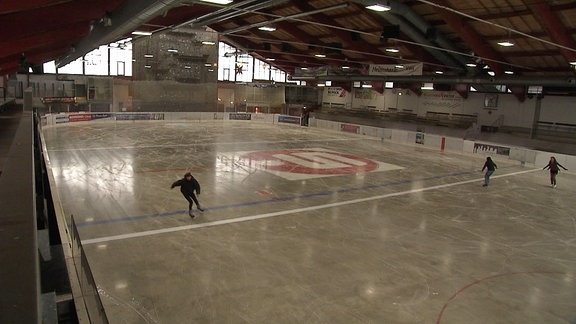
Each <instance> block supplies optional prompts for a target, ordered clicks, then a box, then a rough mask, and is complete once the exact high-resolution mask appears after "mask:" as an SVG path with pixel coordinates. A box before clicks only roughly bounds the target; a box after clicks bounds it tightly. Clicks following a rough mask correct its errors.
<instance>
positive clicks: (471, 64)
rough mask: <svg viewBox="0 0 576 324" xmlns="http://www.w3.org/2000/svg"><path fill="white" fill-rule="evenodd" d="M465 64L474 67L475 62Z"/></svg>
mask: <svg viewBox="0 0 576 324" xmlns="http://www.w3.org/2000/svg"><path fill="white" fill-rule="evenodd" d="M466 66H468V67H476V64H474V63H467V64H466Z"/></svg>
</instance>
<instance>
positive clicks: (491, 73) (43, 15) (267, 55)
mask: <svg viewBox="0 0 576 324" xmlns="http://www.w3.org/2000/svg"><path fill="white" fill-rule="evenodd" d="M376 3H379V4H382V5H385V6H388V7H389V8H390V9H391V10H389V11H384V12H378V11H374V10H370V9H368V8H367V6H368V5H373V4H376ZM186 25H188V26H192V27H209V28H211V29H213V30H215V31H217V32H219V33H220V34H221V36H220V37H221V39H220V40H221V41H225V42H228V43H230V44H231V45H234V46H237V47H239V48H241V49H242V51H243V52H245V53H250V54H252V55H254V56H256V57H258V58H261V59H266V60H269V61H268V62H269V63H270V64H271V65H273V66H275V67H277V68H279V69H281V70H283V71H285V72H287V73H289V74H293V73H294V71H295V69H297V68H302V67H308V68H315V67H323V66H329V67H332V68H335V69H337V68H339V67H342V66H350V67H353V68H355V69H356V70H355V71H358V70H361V69H362V68H365V67H366V66H369V65H370V64H394V65H396V64H409V63H417V62H423V76H422V77H420V79H422V80H423V81H425V79H426V78H429V79H434V80H450V83H474V82H475V81H478V80H491V79H490V78H492V79H494V78H502V80H505V81H506V80H507V83H508V84H510V85H511V86H513V85H519V86H520V85H527V84H529V83H531V82H533V80H541V82H542V83H543V84H544V85H546V83H547V82H548V83H549V84H550V86H552V85H554V86H555V87H557V88H563V87H568V88H570V87H574V77H575V76H576V70H575V67H576V1H574V0H482V1H480V0H466V1H462V0H429V1H425V0H379V1H378V0H355V1H341V0H312V1H296V0H291V1H282V0H265V1H262V0H260V1H254V0H244V1H237V0H236V1H233V2H232V3H229V4H226V5H219V4H213V3H208V2H204V1H182V0H26V1H22V0H18V1H17V0H3V1H0V31H2V32H1V33H0V75H8V74H12V73H15V72H17V71H19V70H20V71H22V70H23V68H25V70H27V67H28V66H32V67H34V66H41V65H42V64H43V63H44V62H48V61H51V60H56V62H57V64H60V66H62V65H65V64H67V63H68V62H71V61H73V60H74V59H76V58H79V57H82V56H83V55H84V54H86V53H88V52H89V51H91V50H93V49H95V48H97V47H98V46H100V45H104V44H108V43H110V42H114V41H117V40H120V39H123V38H126V37H133V36H132V35H131V32H133V31H135V30H139V31H149V32H153V33H160V32H164V31H168V30H171V29H174V28H177V27H181V26H186ZM264 26H266V27H274V28H275V31H262V30H260V29H259V27H264ZM140 37H146V36H140ZM503 41H508V42H509V43H510V44H512V45H513V46H502V45H499V44H498V43H499V42H503ZM510 44H508V45H510ZM318 55H324V56H325V57H318ZM272 59H273V61H272ZM571 62H574V64H570V63H571ZM472 63H473V64H475V65H476V66H474V67H472V66H468V64H472ZM439 73H442V74H439ZM510 73H513V74H510ZM362 77H366V76H362V75H357V76H350V75H347V76H345V77H342V79H343V80H351V79H362ZM416 79H418V78H416ZM498 80H500V79H498ZM479 83H481V82H479Z"/></svg>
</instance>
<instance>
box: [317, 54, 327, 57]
mask: <svg viewBox="0 0 576 324" xmlns="http://www.w3.org/2000/svg"><path fill="white" fill-rule="evenodd" d="M314 56H316V57H320V58H324V57H326V55H324V54H315V55H314Z"/></svg>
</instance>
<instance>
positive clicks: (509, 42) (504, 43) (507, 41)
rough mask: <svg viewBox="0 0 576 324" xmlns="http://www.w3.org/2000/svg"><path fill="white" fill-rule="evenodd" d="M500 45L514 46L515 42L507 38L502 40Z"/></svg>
mask: <svg viewBox="0 0 576 324" xmlns="http://www.w3.org/2000/svg"><path fill="white" fill-rule="evenodd" d="M498 45H500V46H504V47H510V46H514V43H512V42H511V41H509V40H505V41H502V42H498Z"/></svg>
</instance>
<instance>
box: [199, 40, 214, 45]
mask: <svg viewBox="0 0 576 324" xmlns="http://www.w3.org/2000/svg"><path fill="white" fill-rule="evenodd" d="M202 45H216V43H215V42H210V41H203V42H202Z"/></svg>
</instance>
